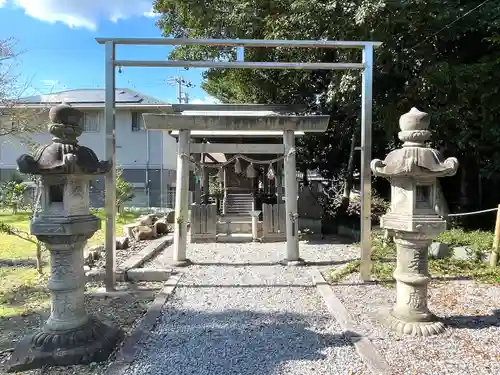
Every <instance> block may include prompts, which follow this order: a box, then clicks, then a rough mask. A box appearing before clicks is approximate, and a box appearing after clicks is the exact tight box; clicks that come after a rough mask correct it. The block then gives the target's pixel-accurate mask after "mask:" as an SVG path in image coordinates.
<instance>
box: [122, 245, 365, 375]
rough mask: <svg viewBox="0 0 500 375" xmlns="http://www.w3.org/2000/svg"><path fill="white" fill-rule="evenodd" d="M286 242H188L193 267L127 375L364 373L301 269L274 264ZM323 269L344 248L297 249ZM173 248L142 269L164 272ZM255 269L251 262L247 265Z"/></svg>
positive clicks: (348, 254) (343, 254) (349, 254)
mask: <svg viewBox="0 0 500 375" xmlns="http://www.w3.org/2000/svg"><path fill="white" fill-rule="evenodd" d="M284 253H285V244H283V243H278V244H220V243H219V244H200V245H195V244H189V245H188V254H189V258H190V259H191V260H192V261H193V262H195V265H194V266H191V267H190V268H188V269H184V270H182V272H183V273H184V275H183V276H182V278H181V281H180V283H179V285H178V287H177V289H176V291H175V293H174V295H173V296H172V297H171V299H169V301H168V302H167V304H166V306H165V307H164V313H163V315H162V316H161V318H160V319H159V321H158V324H157V326H156V327H155V329H154V330H153V332H152V334H151V335H150V336H149V337H148V338H147V339H146V341H145V342H143V343H142V345H143V348H142V350H141V351H140V354H139V358H138V359H137V360H136V361H135V362H134V363H133V364H132V366H131V367H130V368H129V369H128V370H127V371H126V373H127V374H128V375H139V374H167V373H168V374H169V375H187V374H193V375H195V374H196V375H202V374H207V375H208V374H213V375H226V374H240V375H247V374H248V375H250V374H255V375H271V374H283V375H284V374H287V375H292V374H296V375H307V374H315V375H321V374H325V375H326V374H329V375H331V374H346V375H347V374H368V370H367V368H366V366H365V365H364V363H363V362H362V361H361V359H360V358H359V357H358V355H357V354H356V352H355V350H354V348H353V347H352V346H351V345H350V344H349V343H348V341H347V340H346V339H345V338H344V337H343V335H342V331H341V329H340V327H339V325H338V324H337V323H336V322H335V321H334V320H333V318H332V317H331V315H330V314H329V313H328V312H327V310H326V308H325V306H324V303H323V300H322V299H321V297H320V295H319V294H318V292H317V291H316V289H315V288H314V287H313V286H312V282H311V277H310V275H309V272H308V271H307V269H305V268H293V267H282V266H280V265H277V262H279V261H280V260H281V259H282V257H283V255H284ZM301 253H302V254H301V255H302V256H303V258H304V259H306V260H314V261H316V262H323V263H319V264H318V266H320V267H321V268H324V267H330V268H331V267H332V265H331V263H332V262H331V260H335V261H343V260H347V259H352V258H353V256H355V251H353V250H352V249H350V248H348V247H347V246H342V245H332V244H304V243H301ZM171 256H172V247H169V248H168V249H167V250H166V251H165V252H164V253H163V254H162V256H160V257H158V258H156V259H155V260H154V261H153V262H151V264H149V265H148V266H157V267H165V265H166V264H168V262H170V260H171ZM252 263H253V264H252Z"/></svg>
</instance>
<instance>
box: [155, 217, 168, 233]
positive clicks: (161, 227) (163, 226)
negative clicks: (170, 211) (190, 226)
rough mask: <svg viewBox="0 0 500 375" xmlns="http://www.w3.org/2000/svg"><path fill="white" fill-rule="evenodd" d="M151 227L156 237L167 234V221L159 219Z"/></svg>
mask: <svg viewBox="0 0 500 375" xmlns="http://www.w3.org/2000/svg"><path fill="white" fill-rule="evenodd" d="M153 227H154V231H155V233H156V235H157V236H161V235H163V234H167V233H168V229H169V228H168V224H167V221H166V220H165V219H164V218H162V219H159V220H158V221H156V222H155V223H154V224H153Z"/></svg>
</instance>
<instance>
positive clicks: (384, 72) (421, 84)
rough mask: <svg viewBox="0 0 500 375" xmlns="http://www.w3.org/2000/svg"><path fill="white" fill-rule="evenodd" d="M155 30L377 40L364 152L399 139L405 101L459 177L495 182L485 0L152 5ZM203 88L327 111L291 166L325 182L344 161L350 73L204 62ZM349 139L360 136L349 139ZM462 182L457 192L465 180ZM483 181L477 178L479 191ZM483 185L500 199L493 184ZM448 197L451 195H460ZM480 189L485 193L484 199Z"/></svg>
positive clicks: (313, 56)
mask: <svg viewBox="0 0 500 375" xmlns="http://www.w3.org/2000/svg"><path fill="white" fill-rule="evenodd" d="M154 7H155V10H156V11H157V12H159V13H162V17H161V19H160V20H159V21H158V26H159V27H160V28H161V29H162V30H163V33H164V35H166V36H173V37H190V38H242V39H243V38H256V39H329V40H376V41H380V42H382V43H383V45H382V47H380V48H379V49H377V50H376V51H375V56H376V63H375V72H374V92H373V95H374V100H373V103H374V116H373V118H374V123H373V140H374V143H373V153H374V157H375V156H376V157H383V156H384V155H385V154H386V153H387V152H388V151H389V150H390V149H392V148H393V147H395V146H396V145H397V144H398V142H399V141H398V139H397V133H398V130H399V129H398V118H399V116H400V115H401V114H403V113H405V112H407V111H408V110H409V109H410V108H411V107H412V106H417V107H419V109H421V110H425V111H428V112H430V113H431V115H432V126H435V127H437V132H436V133H435V135H434V143H435V146H436V147H439V148H440V149H441V150H443V151H445V152H449V153H450V154H453V155H455V156H458V157H459V160H460V162H461V164H462V165H463V166H464V167H465V168H461V169H462V170H467V171H468V177H467V178H463V181H462V184H461V185H462V190H463V191H462V195H464V191H465V194H466V195H469V196H471V195H473V193H476V195H477V191H469V190H471V189H472V188H471V189H469V188H468V187H467V185H468V183H467V181H470V180H473V181H477V180H478V176H480V177H481V178H487V179H490V180H492V179H494V180H495V181H496V180H500V154H499V151H498V147H497V145H498V144H499V142H500V131H499V130H498V126H497V123H498V119H499V118H500V101H499V100H498V95H499V94H498V84H497V82H498V79H499V78H500V69H499V68H500V61H499V60H500V59H499V57H500V50H499V47H498V45H495V43H494V41H493V40H492V38H491V37H492V36H496V35H500V32H499V31H500V7H499V6H498V3H497V2H495V1H489V2H485V1H484V0H468V1H464V0H408V1H393V0H390V1H389V0H371V1H369V0H338V1H329V0H313V1H305V0H276V1H267V0H253V1H243V2H234V1H228V0H211V1H204V2H199V1H196V0H183V1H179V0H156V1H155V3H154ZM245 52H246V56H245V57H246V59H248V61H304V62H307V61H309V62H321V61H330V62H331V61H351V62H352V61H360V58H361V56H360V53H359V51H348V50H327V49H317V50H315V49H286V48H280V49H266V48H254V49H247V50H246V51H245ZM171 57H172V58H176V59H192V60H196V59H210V58H211V59H234V58H235V51H234V49H231V48H208V47H197V46H183V47H178V48H175V49H174V51H173V52H172V54H171ZM204 77H205V82H204V84H203V88H204V89H205V90H206V91H207V92H208V93H209V94H211V95H213V96H215V97H217V98H218V99H220V100H222V101H223V102H250V103H272V102H278V103H301V104H307V105H308V106H309V108H310V109H309V111H311V112H313V111H319V112H321V113H325V114H329V115H330V116H331V122H330V126H329V129H328V131H327V132H326V133H325V134H320V135H310V136H307V137H304V142H303V143H302V145H301V146H302V147H301V148H300V149H299V152H300V153H299V161H301V162H302V163H304V164H307V166H308V167H310V168H311V167H319V168H320V170H321V171H322V172H323V173H324V174H325V175H326V176H328V177H331V176H334V175H341V174H343V172H344V171H345V169H346V168H347V164H348V155H349V148H350V139H351V137H352V134H353V133H355V132H359V127H360V126H359V124H360V110H359V105H360V95H359V92H360V74H359V72H328V71H289V70H280V71H277V70H249V69H248V70H235V69H218V70H216V69H209V70H207V71H206V72H205V73H204ZM358 139H359V135H358ZM464 185H465V187H464ZM484 185H485V184H483V186H484ZM492 191H494V192H495V194H493V195H494V196H495V199H498V198H500V196H499V195H498V193H496V192H497V191H498V186H497V187H496V188H494V189H493V190H492ZM459 193H460V192H458V193H457V194H459ZM485 195H486V194H485Z"/></svg>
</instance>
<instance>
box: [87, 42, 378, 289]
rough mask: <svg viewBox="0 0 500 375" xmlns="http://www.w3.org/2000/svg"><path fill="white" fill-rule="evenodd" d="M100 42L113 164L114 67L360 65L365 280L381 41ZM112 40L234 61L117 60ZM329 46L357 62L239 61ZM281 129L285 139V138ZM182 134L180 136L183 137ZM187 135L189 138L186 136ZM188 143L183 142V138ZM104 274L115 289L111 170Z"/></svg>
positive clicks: (368, 261) (324, 67)
mask: <svg viewBox="0 0 500 375" xmlns="http://www.w3.org/2000/svg"><path fill="white" fill-rule="evenodd" d="M96 41H97V43H99V44H104V45H105V110H104V114H105V119H106V159H107V160H110V161H111V162H112V163H113V165H116V149H115V143H116V141H115V127H116V123H115V104H116V103H115V89H116V85H115V75H116V72H115V70H116V67H119V66H130V67H133V66H135V67H183V68H189V67H190V68H226V69H228V68H247V69H248V68H250V69H306V70H360V71H361V72H362V84H361V147H360V151H361V185H362V186H361V201H362V204H361V267H360V275H361V279H362V280H364V281H367V280H369V279H370V270H371V259H370V255H371V169H370V162H371V145H372V85H373V51H374V49H375V48H377V47H379V46H380V45H381V44H382V43H380V42H370V41H357V42H356V41H335V40H258V39H183V38H96ZM117 45H170V46H173V45H177V46H182V45H200V46H202V45H203V46H212V47H233V48H236V52H237V54H236V55H237V56H236V57H237V58H236V60H237V61H168V60H167V61H146V60H117V59H116V46H117ZM262 47H265V48H283V47H284V48H335V49H339V48H340V49H357V50H361V51H362V62H354V63H335V62H326V63H315V62H307V63H303V62H269V61H265V62H262V61H261V62H258V61H245V48H262ZM288 130H292V129H289V128H285V136H284V137H285V138H287V142H288V140H290V139H289V138H288V137H290V136H289V135H287V134H290V133H287V131H288ZM183 137H185V135H184V136H183ZM188 138H189V137H188ZM188 142H189V141H188ZM105 181H106V186H105V188H106V191H105V213H106V237H105V246H106V278H105V284H106V289H107V290H113V289H114V288H115V281H116V274H115V273H116V242H115V238H116V234H115V219H116V207H115V200H116V191H115V185H116V170H115V168H113V170H112V171H111V172H110V173H109V174H108V175H107V176H106V180H105Z"/></svg>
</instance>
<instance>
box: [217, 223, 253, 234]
mask: <svg viewBox="0 0 500 375" xmlns="http://www.w3.org/2000/svg"><path fill="white" fill-rule="evenodd" d="M227 231H228V223H227V222H224V221H219V222H218V223H217V233H221V234H226V233H227ZM261 231H262V222H259V223H257V232H261ZM229 233H234V234H250V235H251V234H252V221H251V220H248V219H246V220H242V219H239V220H235V221H232V220H231V222H230V223H229Z"/></svg>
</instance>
